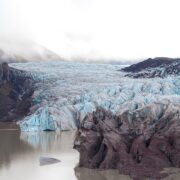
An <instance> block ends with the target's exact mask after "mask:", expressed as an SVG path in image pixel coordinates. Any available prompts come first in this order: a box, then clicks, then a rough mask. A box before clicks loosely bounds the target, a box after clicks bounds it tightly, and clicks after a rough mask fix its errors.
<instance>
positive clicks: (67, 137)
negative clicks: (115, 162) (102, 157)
mask: <svg viewBox="0 0 180 180" xmlns="http://www.w3.org/2000/svg"><path fill="white" fill-rule="evenodd" d="M74 137H75V132H41V133H24V132H20V131H19V130H18V129H14V127H11V128H9V129H8V130H7V129H4V128H3V129H1V128H0V180H12V179H13V180H49V179H51V180H92V179H93V180H130V179H131V178H130V177H128V176H123V175H119V174H118V172H117V171H113V170H108V171H98V170H90V169H86V168H77V164H78V159H79V153H78V152H77V151H76V150H74V149H73V141H74ZM40 157H50V158H56V159H59V160H60V161H61V162H59V163H56V164H49V165H44V166H41V165H40V162H39V159H40ZM179 174H180V173H179V170H176V171H175V174H173V175H172V176H170V177H169V178H168V179H175V180H176V179H180V176H179Z"/></svg>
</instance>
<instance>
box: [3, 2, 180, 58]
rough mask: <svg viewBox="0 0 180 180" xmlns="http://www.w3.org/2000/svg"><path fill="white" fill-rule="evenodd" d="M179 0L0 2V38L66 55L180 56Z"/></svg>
mask: <svg viewBox="0 0 180 180" xmlns="http://www.w3.org/2000/svg"><path fill="white" fill-rule="evenodd" d="M179 5H180V2H179V0H0V36H1V37H7V38H10V37H13V36H14V37H16V38H25V39H26V38H27V39H30V40H32V41H35V42H37V43H40V44H42V45H43V46H46V47H47V48H49V49H51V50H53V51H55V52H56V53H57V54H59V55H60V56H61V57H64V58H68V59H78V58H81V59H102V60H105V59H112V60H122V59H123V60H137V59H142V58H147V57H152V58H153V57H157V56H167V57H180V49H179V43H180V22H179V18H180V11H179V7H180V6H179Z"/></svg>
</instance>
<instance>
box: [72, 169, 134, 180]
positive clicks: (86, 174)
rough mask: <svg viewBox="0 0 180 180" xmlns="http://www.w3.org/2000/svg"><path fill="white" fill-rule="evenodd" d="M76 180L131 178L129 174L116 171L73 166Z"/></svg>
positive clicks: (122, 179)
mask: <svg viewBox="0 0 180 180" xmlns="http://www.w3.org/2000/svg"><path fill="white" fill-rule="evenodd" d="M75 175H76V177H77V178H78V180H132V179H131V178H130V177H129V176H125V175H120V174H119V173H118V171H115V170H107V171H99V170H92V169H87V168H75Z"/></svg>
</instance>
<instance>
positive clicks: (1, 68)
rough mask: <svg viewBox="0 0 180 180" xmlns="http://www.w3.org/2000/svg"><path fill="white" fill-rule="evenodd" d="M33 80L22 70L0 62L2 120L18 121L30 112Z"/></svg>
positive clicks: (0, 113)
mask: <svg viewBox="0 0 180 180" xmlns="http://www.w3.org/2000/svg"><path fill="white" fill-rule="evenodd" d="M32 93H33V80H32V79H31V77H30V76H29V77H28V75H27V74H26V73H25V72H23V71H20V70H16V69H13V68H10V67H9V66H8V64H7V63H2V64H0V121H17V120H18V119H19V118H21V117H23V116H24V115H25V114H27V113H28V111H29V107H30V105H31V95H32Z"/></svg>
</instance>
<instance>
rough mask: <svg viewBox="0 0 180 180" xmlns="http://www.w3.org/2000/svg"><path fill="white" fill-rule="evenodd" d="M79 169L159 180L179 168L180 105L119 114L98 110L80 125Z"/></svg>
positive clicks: (154, 107)
mask: <svg viewBox="0 0 180 180" xmlns="http://www.w3.org/2000/svg"><path fill="white" fill-rule="evenodd" d="M74 148H75V149H77V150H78V151H79V152H80V160H79V166H81V167H87V168H98V169H118V170H119V172H120V173H121V174H126V175H130V176H131V177H133V178H134V179H138V180H139V179H144V178H146V177H150V178H154V179H160V178H162V177H165V176H166V175H167V174H163V173H161V171H162V170H163V168H166V167H178V168H179V167H180V105H179V104H173V103H169V104H168V103H167V104H163V103H153V104H149V105H147V106H144V107H143V108H140V109H137V110H134V111H133V112H130V111H128V110H127V111H126V112H123V113H121V114H119V115H113V114H112V113H111V112H109V111H106V110H103V109H97V110H96V111H95V112H93V113H91V114H88V115H87V116H86V117H85V118H84V120H83V122H82V123H81V126H80V129H79V131H78V133H77V136H76V139H75V142H74Z"/></svg>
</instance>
